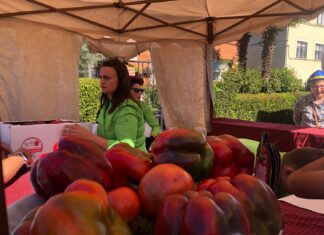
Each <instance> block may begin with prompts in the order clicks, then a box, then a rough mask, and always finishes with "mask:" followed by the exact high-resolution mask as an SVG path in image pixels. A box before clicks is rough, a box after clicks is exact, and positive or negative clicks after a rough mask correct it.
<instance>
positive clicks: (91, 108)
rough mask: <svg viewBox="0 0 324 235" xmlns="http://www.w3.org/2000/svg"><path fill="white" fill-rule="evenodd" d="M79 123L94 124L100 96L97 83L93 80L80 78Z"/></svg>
mask: <svg viewBox="0 0 324 235" xmlns="http://www.w3.org/2000/svg"><path fill="white" fill-rule="evenodd" d="M79 82H80V86H79V87H80V104H79V108H80V121H82V122H94V121H95V120H96V115H97V111H98V109H99V105H100V102H99V97H100V94H101V90H100V86H99V81H98V80H97V79H95V78H80V79H79Z"/></svg>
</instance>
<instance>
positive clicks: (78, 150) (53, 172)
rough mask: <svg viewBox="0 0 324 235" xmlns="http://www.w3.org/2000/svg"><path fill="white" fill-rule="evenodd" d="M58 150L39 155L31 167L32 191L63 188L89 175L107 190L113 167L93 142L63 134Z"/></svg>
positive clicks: (50, 193) (48, 192)
mask: <svg viewBox="0 0 324 235" xmlns="http://www.w3.org/2000/svg"><path fill="white" fill-rule="evenodd" d="M58 146H59V148H58V150H56V151H53V152H50V153H48V154H47V155H46V156H42V157H41V158H40V159H39V160H38V161H36V162H35V163H34V165H33V167H32V169H31V174H30V176H31V182H32V184H33V187H34V189H35V191H36V192H37V193H38V194H39V195H40V196H42V197H44V198H49V197H51V196H53V195H55V194H57V193H61V192H64V190H65V188H66V187H67V186H68V185H69V184H70V183H72V182H73V181H75V180H77V179H90V180H94V181H96V182H98V183H100V184H101V185H102V186H103V187H104V188H105V189H106V190H110V188H111V182H112V178H113V177H112V174H113V168H112V166H111V164H110V163H109V162H108V161H106V160H105V159H104V152H102V151H101V150H100V149H99V148H98V147H97V146H96V145H95V144H92V143H91V142H89V141H86V140H84V139H81V138H77V137H64V138H62V139H61V140H60V142H59V143H58Z"/></svg>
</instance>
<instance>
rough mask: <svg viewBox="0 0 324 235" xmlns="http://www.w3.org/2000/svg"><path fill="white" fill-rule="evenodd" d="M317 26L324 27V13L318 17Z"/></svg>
mask: <svg viewBox="0 0 324 235" xmlns="http://www.w3.org/2000/svg"><path fill="white" fill-rule="evenodd" d="M317 24H318V25H323V26H324V12H322V13H321V14H319V16H318V17H317Z"/></svg>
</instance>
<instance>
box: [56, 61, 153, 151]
mask: <svg viewBox="0 0 324 235" xmlns="http://www.w3.org/2000/svg"><path fill="white" fill-rule="evenodd" d="M99 77H100V88H101V92H102V94H101V99H100V101H101V106H100V109H99V111H98V114H97V122H98V128H97V135H93V134H92V133H91V132H89V131H88V130H86V129H85V128H83V127H81V126H79V125H67V126H66V127H65V128H64V129H63V132H62V134H63V136H64V135H75V136H80V137H83V138H86V139H88V140H90V141H92V142H94V143H95V144H97V145H98V146H99V147H101V148H102V149H108V148H110V147H112V146H114V145H115V144H117V143H120V142H124V143H127V144H129V145H130V146H132V147H134V148H138V149H140V150H142V151H147V150H146V147H145V136H144V119H143V115H142V110H141V107H140V105H139V103H138V102H137V101H136V100H135V99H133V98H132V96H131V95H130V92H129V90H130V77H129V74H128V70H127V67H126V65H125V64H124V63H123V62H121V61H119V60H118V59H111V60H106V61H104V62H103V63H102V65H101V68H100V72H99Z"/></svg>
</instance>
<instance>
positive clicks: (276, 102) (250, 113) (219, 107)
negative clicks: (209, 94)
mask: <svg viewBox="0 0 324 235" xmlns="http://www.w3.org/2000/svg"><path fill="white" fill-rule="evenodd" d="M304 95H306V92H293V93H270V94H265V93H260V94H234V95H233V94H232V95H230V94H228V93H226V92H223V91H216V102H215V106H214V113H215V116H216V117H225V118H234V119H241V120H248V121H259V122H273V123H285V124H293V119H292V114H293V109H294V106H295V103H296V100H297V99H298V98H299V97H301V96H304Z"/></svg>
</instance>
